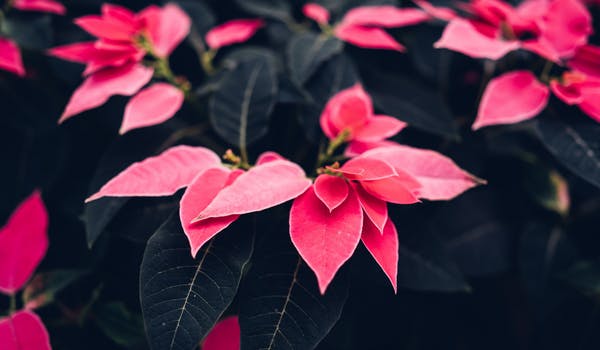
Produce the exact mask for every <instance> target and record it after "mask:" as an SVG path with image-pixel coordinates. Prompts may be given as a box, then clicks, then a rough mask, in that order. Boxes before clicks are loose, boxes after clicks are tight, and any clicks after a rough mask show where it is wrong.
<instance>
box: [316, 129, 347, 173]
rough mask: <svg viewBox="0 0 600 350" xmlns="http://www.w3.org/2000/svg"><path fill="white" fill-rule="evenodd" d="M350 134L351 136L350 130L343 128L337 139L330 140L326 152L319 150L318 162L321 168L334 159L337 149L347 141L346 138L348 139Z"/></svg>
mask: <svg viewBox="0 0 600 350" xmlns="http://www.w3.org/2000/svg"><path fill="white" fill-rule="evenodd" d="M349 136H350V132H349V131H348V130H343V131H342V132H340V133H339V135H338V136H337V137H336V138H335V139H333V140H331V141H329V145H328V146H327V150H326V151H325V152H324V153H323V151H319V159H318V162H317V168H319V167H320V166H322V165H323V164H325V163H327V162H328V161H330V160H331V159H332V158H331V157H332V156H333V154H334V153H335V151H336V150H337V149H338V148H339V147H340V146H341V145H343V144H344V143H346V140H347V139H348V137H349Z"/></svg>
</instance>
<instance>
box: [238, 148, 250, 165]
mask: <svg viewBox="0 0 600 350" xmlns="http://www.w3.org/2000/svg"><path fill="white" fill-rule="evenodd" d="M240 157H241V158H242V162H241V164H240V166H241V167H250V163H249V162H248V150H247V149H246V145H240Z"/></svg>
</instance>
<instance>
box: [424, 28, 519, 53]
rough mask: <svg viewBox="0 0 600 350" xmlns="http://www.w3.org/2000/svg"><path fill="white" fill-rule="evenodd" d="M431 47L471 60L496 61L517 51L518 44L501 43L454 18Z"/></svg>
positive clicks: (510, 42) (501, 41) (516, 42)
mask: <svg viewBox="0 0 600 350" xmlns="http://www.w3.org/2000/svg"><path fill="white" fill-rule="evenodd" d="M433 46H434V47H436V48H443V49H449V50H452V51H457V52H460V53H462V54H465V55H467V56H470V57H473V58H489V59H491V60H498V59H500V58H502V57H503V56H504V55H506V54H507V53H509V52H510V51H513V50H517V49H518V48H519V47H520V44H519V42H518V41H503V40H500V39H496V38H491V37H489V36H486V35H484V34H482V33H481V32H480V31H478V30H477V29H476V28H475V27H474V26H473V25H472V24H471V23H470V22H469V21H467V20H464V19H461V18H456V19H453V20H451V21H450V22H449V23H448V25H447V26H446V29H444V33H443V34H442V37H441V38H440V40H438V41H437V42H436V43H435V44H433Z"/></svg>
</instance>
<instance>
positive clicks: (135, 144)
mask: <svg viewBox="0 0 600 350" xmlns="http://www.w3.org/2000/svg"><path fill="white" fill-rule="evenodd" d="M166 131H167V130H166V129H163V128H162V127H160V128H158V129H151V130H144V131H143V132H132V133H128V134H126V135H123V136H121V137H119V138H118V139H117V140H116V141H115V142H114V143H113V144H112V145H111V146H110V147H109V149H108V150H107V151H106V153H105V154H104V155H103V156H102V159H101V160H100V163H99V164H98V167H97V168H96V172H95V173H94V176H93V178H92V181H91V184H90V193H95V192H97V191H98V190H99V189H100V187H102V186H103V185H104V184H105V183H106V182H107V181H108V180H110V179H112V178H113V177H114V176H115V175H117V174H118V173H120V172H121V171H123V170H125V168H127V167H128V166H129V165H131V164H132V163H134V162H137V161H140V160H143V159H144V158H146V157H149V156H152V155H153V154H154V152H153V151H152V150H153V149H154V150H156V149H157V148H158V147H159V145H160V143H162V142H163V140H164V139H165V138H166V136H165V134H166ZM128 200H129V199H128V198H123V197H107V198H100V199H98V200H95V201H92V202H90V203H87V204H86V206H85V211H84V214H83V216H84V221H85V229H86V235H87V242H88V245H89V246H90V247H91V246H93V244H94V242H96V240H97V239H98V237H100V235H101V234H102V233H103V232H104V231H105V229H106V227H107V226H108V225H109V224H110V223H111V222H112V220H113V219H114V217H115V216H116V215H117V214H118V213H119V211H120V210H121V209H122V208H123V206H124V205H125V204H126V203H127V201H128Z"/></svg>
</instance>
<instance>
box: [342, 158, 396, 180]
mask: <svg viewBox="0 0 600 350" xmlns="http://www.w3.org/2000/svg"><path fill="white" fill-rule="evenodd" d="M338 171H339V172H341V173H342V174H344V175H345V176H346V177H347V178H348V179H350V180H359V181H365V180H381V179H385V178H388V177H392V176H398V173H397V172H396V170H395V169H394V168H393V167H392V166H391V165H389V164H388V163H386V162H384V161H382V160H379V159H374V158H366V157H357V158H353V159H350V160H349V161H347V162H346V163H345V164H344V165H343V166H342V167H341V168H340V169H339V170H338Z"/></svg>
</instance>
